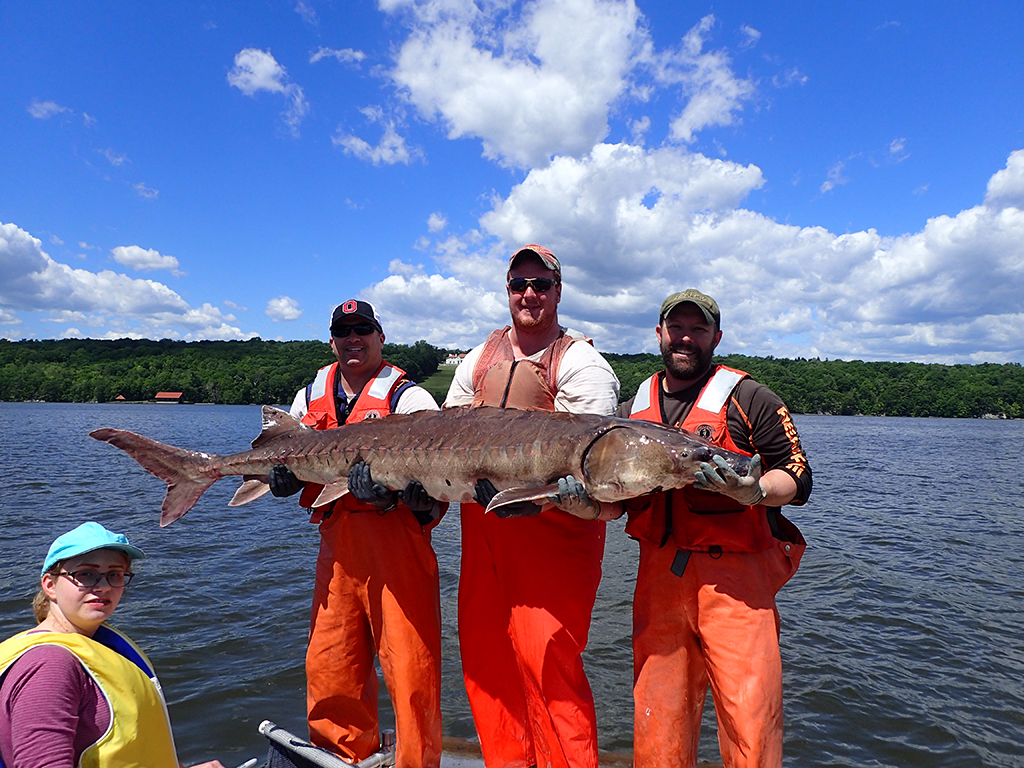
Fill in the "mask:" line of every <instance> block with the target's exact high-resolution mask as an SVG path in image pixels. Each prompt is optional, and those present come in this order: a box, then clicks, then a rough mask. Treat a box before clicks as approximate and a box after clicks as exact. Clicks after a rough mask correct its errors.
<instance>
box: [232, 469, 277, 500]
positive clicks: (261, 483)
mask: <svg viewBox="0 0 1024 768" xmlns="http://www.w3.org/2000/svg"><path fill="white" fill-rule="evenodd" d="M269 490H270V484H269V483H268V482H267V478H266V477H264V476H261V475H245V477H244V482H243V483H242V484H241V485H240V486H238V490H237V491H235V495H234V496H232V497H231V501H229V502H228V506H229V507H240V506H242V505H243V504H248V503H249V502H250V501H256V499H258V498H259V497H260V496H262V495H263V494H265V493H266V492H267V491H269Z"/></svg>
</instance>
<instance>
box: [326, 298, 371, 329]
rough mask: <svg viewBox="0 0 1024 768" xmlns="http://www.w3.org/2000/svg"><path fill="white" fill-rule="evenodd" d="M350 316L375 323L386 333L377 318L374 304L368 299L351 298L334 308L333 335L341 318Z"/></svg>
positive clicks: (332, 316) (332, 317)
mask: <svg viewBox="0 0 1024 768" xmlns="http://www.w3.org/2000/svg"><path fill="white" fill-rule="evenodd" d="M349 317H361V318H363V320H366V321H367V322H370V323H373V326H374V327H375V328H376V329H377V330H378V331H380V332H381V333H384V329H383V328H381V326H380V320H379V319H378V318H377V313H376V312H375V311H374V309H373V304H371V303H370V302H368V301H359V300H358V299H349V300H348V301H346V302H344V303H342V304H339V305H338V306H336V307H335V308H334V313H333V314H332V315H331V334H332V335H333V333H334V328H335V326H336V325H338V324H339V322H340V321H341V320H345V319H346V318H349Z"/></svg>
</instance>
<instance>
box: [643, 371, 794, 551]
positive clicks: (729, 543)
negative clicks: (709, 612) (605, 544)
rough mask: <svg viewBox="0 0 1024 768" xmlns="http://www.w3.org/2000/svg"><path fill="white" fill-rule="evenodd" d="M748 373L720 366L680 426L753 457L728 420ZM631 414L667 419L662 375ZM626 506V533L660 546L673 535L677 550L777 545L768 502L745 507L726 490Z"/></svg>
mask: <svg viewBox="0 0 1024 768" xmlns="http://www.w3.org/2000/svg"><path fill="white" fill-rule="evenodd" d="M747 375H748V374H747V373H745V372H744V371H738V370H735V369H733V368H727V367H726V366H724V365H719V366H715V373H714V374H713V375H712V376H711V378H710V379H709V380H708V382H707V384H705V385H704V388H703V389H702V390H701V393H700V396H699V397H698V398H697V402H696V403H695V404H694V406H693V407H692V408H691V409H690V412H689V414H687V416H686V418H685V419H684V420H683V423H682V424H680V425H679V427H680V428H682V429H685V430H687V431H689V432H693V433H694V434H696V435H697V436H698V437H701V438H703V439H704V440H707V441H708V442H710V443H713V444H714V445H717V446H719V447H721V448H725V449H727V450H730V451H735V452H736V453H742V454H744V455H746V456H750V455H751V454H750V453H749V452H747V451H743V450H740V448H739V447H738V446H737V445H736V443H735V442H734V441H733V439H732V436H731V435H730V434H729V428H728V422H727V413H728V410H729V399H730V396H731V395H732V391H733V390H734V389H735V388H736V385H737V384H739V383H740V381H742V380H743V379H744V378H746V377H747ZM629 417H630V418H631V419H644V420H646V421H657V422H661V421H662V411H661V376H660V375H659V374H655V375H654V376H651V377H650V378H649V379H647V381H645V382H644V383H643V384H641V385H640V388H639V390H638V391H637V396H636V398H634V400H633V408H632V411H631V413H630V415H629ZM626 510H627V512H628V514H629V520H628V522H627V524H626V533H627V534H629V535H630V536H633V537H634V538H637V539H641V540H643V541H648V542H651V543H653V544H657V545H658V546H663V545H664V544H665V543H667V541H668V539H669V537H671V538H672V539H673V542H674V544H675V546H676V547H677V548H679V549H683V550H689V551H693V552H711V553H714V552H716V551H717V552H761V551H763V550H765V549H768V548H770V547H773V546H775V544H776V539H775V537H774V536H773V535H772V530H771V525H770V524H769V520H768V508H767V507H765V506H764V505H763V504H756V505H753V506H743V505H741V504H739V503H738V502H737V501H735V500H733V499H731V498H729V497H728V496H725V495H723V494H720V493H712V492H710V491H699V490H697V489H695V488H693V487H692V486H687V487H685V488H677V489H674V490H671V491H667V492H665V493H657V494H654V495H652V496H647V497H644V498H643V499H637V500H633V501H631V502H627V503H626Z"/></svg>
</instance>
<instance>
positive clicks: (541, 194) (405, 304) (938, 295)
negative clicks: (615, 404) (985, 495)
mask: <svg viewBox="0 0 1024 768" xmlns="http://www.w3.org/2000/svg"><path fill="white" fill-rule="evenodd" d="M763 183H764V179H763V178H762V176H761V172H760V171H759V170H758V169H757V168H756V167H755V166H743V165H739V164H737V163H732V162H728V161H724V160H714V159H710V158H706V157H703V156H701V155H695V154H690V153H687V152H684V151H682V150H677V149H671V148H662V149H644V148H641V147H636V146H630V145H599V146H598V147H596V148H595V150H594V151H593V152H592V153H591V154H590V155H589V156H588V157H586V158H583V159H579V160H577V159H573V158H558V159H556V160H555V162H554V163H552V164H551V166H550V167H549V168H545V169H540V170H534V171H531V172H530V173H529V174H528V175H527V177H526V178H525V179H524V180H523V182H522V183H521V184H519V185H517V186H516V187H514V188H513V189H512V191H511V192H510V194H509V195H508V196H507V197H505V198H503V199H501V198H499V199H496V200H495V201H494V203H493V207H492V210H491V211H490V212H488V213H487V214H485V215H484V216H483V217H481V219H480V229H479V230H477V231H472V232H469V233H466V234H465V235H464V236H463V237H461V238H454V237H447V238H445V239H444V240H442V241H439V242H436V243H435V244H434V247H433V249H432V250H433V253H434V258H435V262H436V264H437V266H438V270H437V272H438V273H437V274H430V273H429V272H428V271H425V270H423V269H420V268H417V267H415V266H413V265H406V264H402V263H398V264H395V263H393V264H392V265H391V269H390V272H391V275H390V276H389V277H387V278H386V279H384V280H382V281H381V282H379V283H377V284H375V285H374V286H372V288H371V289H369V290H368V291H366V292H365V293H366V294H367V297H372V299H373V301H374V302H375V303H376V305H377V307H378V309H379V310H380V311H381V313H382V315H383V316H384V317H385V318H388V321H389V322H390V323H391V327H392V328H398V329H406V328H411V329H415V330H413V331H409V332H407V335H406V336H405V337H396V338H393V339H392V340H393V341H405V342H411V341H414V340H415V339H416V338H420V337H425V338H427V340H428V341H431V343H435V344H442V345H450V346H460V347H468V346H471V345H473V344H476V343H479V342H480V341H482V340H483V338H484V337H485V336H486V334H487V332H489V331H490V330H491V329H492V328H494V327H498V326H499V325H501V324H503V323H505V322H507V318H508V309H507V304H506V299H505V294H504V291H503V290H502V278H503V276H504V264H505V262H504V259H505V258H507V254H508V253H509V252H510V251H511V250H512V249H514V248H516V247H518V246H521V245H522V244H524V243H527V242H540V243H543V244H545V245H548V246H549V247H551V248H552V249H553V250H554V251H555V253H556V254H558V256H559V258H560V259H561V261H562V266H563V274H564V280H565V287H564V290H563V294H562V304H561V306H560V310H559V313H560V319H561V320H562V322H563V324H566V325H569V326H571V327H575V328H577V329H579V330H582V331H584V332H586V333H588V334H589V335H591V336H592V337H593V338H594V339H595V341H596V342H597V345H598V348H599V349H602V350H606V351H615V352H630V351H636V350H638V349H647V350H651V351H653V350H654V349H655V340H654V335H653V332H652V329H653V326H654V324H655V322H656V312H657V307H658V306H659V305H660V302H661V301H662V299H663V298H664V297H665V296H667V295H668V294H669V293H671V292H672V291H675V290H679V289H681V288H684V287H688V286H694V287H698V288H700V289H701V290H704V291H706V292H708V293H710V294H711V295H713V296H715V298H716V299H718V301H719V304H720V305H721V306H722V310H723V329H724V331H725V336H724V340H723V346H722V351H723V352H741V353H747V354H756V355H775V356H778V357H815V356H820V357H829V358H847V359H852V358H860V359H875V360H919V361H923V362H946V363H949V362H981V361H993V362H1001V361H1013V360H1016V361H1020V360H1021V359H1024V208H1022V207H1018V205H1019V204H1020V203H1022V202H1024V199H1022V195H1021V193H1022V192H1024V150H1022V151H1021V152H1020V153H1014V154H1013V155H1011V157H1010V159H1009V161H1008V163H1007V166H1006V169H1004V170H1002V171H999V172H998V173H996V174H994V175H993V177H992V180H991V181H990V184H989V196H988V197H987V198H986V203H985V204H983V205H978V206H975V207H973V208H969V209H967V210H964V211H961V212H960V213H958V214H956V215H948V216H937V217H934V218H932V219H930V220H929V221H928V222H927V224H926V225H925V227H924V228H923V229H922V230H921V231H920V232H915V233H908V234H905V235H902V236H900V237H888V238H887V237H882V236H881V235H879V234H878V233H877V232H875V231H874V230H868V231H866V232H854V233H849V234H843V235H835V234H833V233H831V232H828V231H827V230H825V229H824V228H821V227H796V226H790V225H784V224H780V223H778V222H775V221H773V220H771V219H769V218H767V217H765V216H763V215H761V214H758V213H755V212H753V211H749V210H745V209H743V208H741V207H739V206H740V204H741V202H742V200H743V198H744V196H745V195H747V194H749V193H750V192H751V191H752V190H755V189H757V188H758V187H759V186H760V185H761V184H763ZM1013 200H1016V201H1017V204H1015V205H1009V204H1007V201H1013ZM424 304H429V305H430V306H434V307H437V311H438V317H437V318H436V319H435V320H434V321H433V322H432V323H430V324H429V325H428V324H425V323H424V322H423V318H422V313H421V312H420V311H419V309H418V308H419V307H422V306H423V305H424ZM402 332H404V331H402V330H400V331H396V335H397V334H398V333H402Z"/></svg>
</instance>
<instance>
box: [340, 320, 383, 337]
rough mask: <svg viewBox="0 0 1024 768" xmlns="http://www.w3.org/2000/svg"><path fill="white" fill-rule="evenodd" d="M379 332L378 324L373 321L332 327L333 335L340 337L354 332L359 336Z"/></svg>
mask: <svg viewBox="0 0 1024 768" xmlns="http://www.w3.org/2000/svg"><path fill="white" fill-rule="evenodd" d="M376 332H377V326H375V325H374V324H373V323H357V324H355V325H338V326H335V327H334V328H331V336H334V337H335V338H338V339H344V338H346V337H347V336H348V335H349V334H350V333H354V334H356V335H357V336H369V335H370V334H371V333H376Z"/></svg>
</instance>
